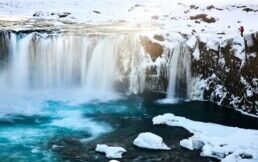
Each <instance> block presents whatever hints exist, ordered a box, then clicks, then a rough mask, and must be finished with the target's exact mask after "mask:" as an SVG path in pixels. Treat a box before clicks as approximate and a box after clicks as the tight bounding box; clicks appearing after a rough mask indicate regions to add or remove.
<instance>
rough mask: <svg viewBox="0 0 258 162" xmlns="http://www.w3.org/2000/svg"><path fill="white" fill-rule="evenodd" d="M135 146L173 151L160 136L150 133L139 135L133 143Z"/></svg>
mask: <svg viewBox="0 0 258 162" xmlns="http://www.w3.org/2000/svg"><path fill="white" fill-rule="evenodd" d="M133 144H134V145H136V146H138V147H141V148H146V149H153V150H171V149H170V148H169V147H168V146H167V145H166V144H165V143H164V142H163V139H162V138H161V137H160V136H158V135H156V134H153V133H150V132H146V133H141V134H139V135H138V137H137V138H136V139H135V140H134V141H133Z"/></svg>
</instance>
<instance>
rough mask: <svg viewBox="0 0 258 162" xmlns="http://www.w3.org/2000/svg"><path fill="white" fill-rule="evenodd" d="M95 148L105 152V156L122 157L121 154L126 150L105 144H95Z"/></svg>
mask: <svg viewBox="0 0 258 162" xmlns="http://www.w3.org/2000/svg"><path fill="white" fill-rule="evenodd" d="M95 150H96V151H97V152H102V153H105V154H106V157H107V158H122V154H123V153H125V152H126V150H125V149H124V148H123V147H114V146H108V145H105V144H97V146H96V149H95Z"/></svg>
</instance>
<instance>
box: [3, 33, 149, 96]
mask: <svg viewBox="0 0 258 162" xmlns="http://www.w3.org/2000/svg"><path fill="white" fill-rule="evenodd" d="M1 37H2V38H1V40H5V41H4V43H5V46H6V47H5V48H7V50H5V53H1V57H0V59H1V60H0V61H1V62H2V63H3V64H1V69H0V88H1V90H2V92H4V91H5V92H7V91H10V90H13V91H15V92H14V93H17V92H19V93H29V92H31V91H38V92H39V93H41V94H42V93H43V92H44V91H48V92H49V93H50V94H51V95H52V94H54V92H58V93H59V94H56V95H55V96H59V95H60V94H62V95H63V94H69V93H71V92H61V91H65V90H69V89H77V90H79V91H80V94H78V95H80V96H81V98H87V97H86V96H87V95H86V94H89V95H88V96H90V98H106V97H107V98H108V97H111V95H110V94H114V95H117V94H116V91H117V87H118V86H117V85H121V86H122V88H121V89H123V91H125V92H129V93H139V92H143V90H144V82H145V66H146V64H147V63H146V62H148V61H150V60H151V59H150V57H148V56H147V55H146V54H145V53H144V51H143V49H142V48H141V45H140V42H139V41H140V40H139V36H138V35H137V34H128V35H116V34H109V35H90V34H84V35H83V34H74V33H30V34H26V33H12V32H6V33H4V34H3V33H2V34H1ZM1 46H3V45H1ZM115 85H116V86H115ZM121 89H120V90H121ZM72 93H73V92H72ZM0 94H1V92H0ZM103 94H106V95H103ZM46 95H49V94H46ZM71 95H72V94H71ZM73 96H75V95H73ZM105 96H106V97H105ZM67 98H69V97H67Z"/></svg>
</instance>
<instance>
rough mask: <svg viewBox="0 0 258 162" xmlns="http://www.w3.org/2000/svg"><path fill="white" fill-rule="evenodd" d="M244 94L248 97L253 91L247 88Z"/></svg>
mask: <svg viewBox="0 0 258 162" xmlns="http://www.w3.org/2000/svg"><path fill="white" fill-rule="evenodd" d="M246 95H247V96H248V97H251V96H253V92H252V90H250V89H247V90H246Z"/></svg>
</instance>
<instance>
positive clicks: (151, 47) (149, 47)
mask: <svg viewBox="0 0 258 162" xmlns="http://www.w3.org/2000/svg"><path fill="white" fill-rule="evenodd" d="M141 45H142V46H143V48H144V50H145V52H147V53H148V54H150V56H151V58H152V60H156V59H157V58H158V57H161V55H162V53H163V51H164V49H163V47H162V46H161V45H160V44H158V43H155V42H152V41H151V40H149V39H148V38H147V37H145V36H141Z"/></svg>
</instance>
